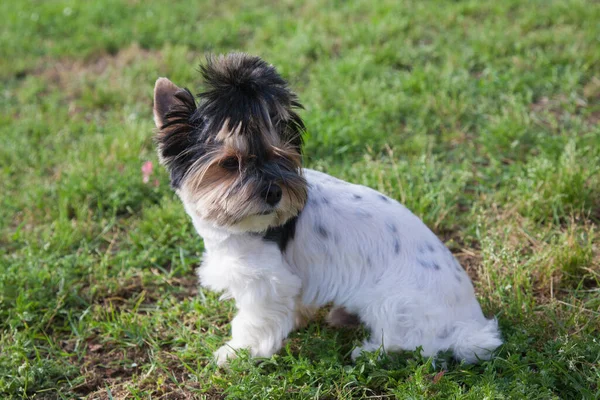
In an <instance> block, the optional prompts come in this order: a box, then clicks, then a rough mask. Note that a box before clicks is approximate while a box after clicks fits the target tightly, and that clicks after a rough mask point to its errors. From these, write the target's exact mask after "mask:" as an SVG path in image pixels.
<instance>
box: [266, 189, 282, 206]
mask: <svg viewBox="0 0 600 400" xmlns="http://www.w3.org/2000/svg"><path fill="white" fill-rule="evenodd" d="M281 195H282V191H281V188H280V187H279V186H278V185H275V184H271V185H269V186H268V187H267V188H265V190H264V191H263V194H262V196H263V198H264V199H265V201H266V202H267V204H268V205H270V206H274V205H275V204H277V203H279V200H281Z"/></svg>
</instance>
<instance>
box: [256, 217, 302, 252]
mask: <svg viewBox="0 0 600 400" xmlns="http://www.w3.org/2000/svg"><path fill="white" fill-rule="evenodd" d="M296 222H298V216H296V217H294V218H290V219H289V220H288V221H287V222H286V223H285V224H283V225H281V226H276V227H273V228H269V229H268V230H267V232H265V235H264V236H263V239H264V240H266V241H268V242H274V243H276V244H277V246H279V250H281V252H285V249H286V247H287V245H288V243H289V242H290V240H292V239H294V235H295V234H296Z"/></svg>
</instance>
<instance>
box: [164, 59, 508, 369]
mask: <svg viewBox="0 0 600 400" xmlns="http://www.w3.org/2000/svg"><path fill="white" fill-rule="evenodd" d="M201 70H202V75H203V77H204V81H205V91H204V92H203V93H201V94H199V95H198V104H196V101H195V99H194V96H193V95H192V94H191V93H190V92H189V91H188V90H187V89H180V88H179V87H177V86H175V85H174V84H173V83H171V82H170V81H169V80H168V79H166V78H159V79H158V80H157V81H156V86H155V89H154V120H155V123H156V126H157V128H158V134H157V135H156V141H157V144H158V152H159V156H160V159H161V162H162V163H163V164H164V165H165V166H166V168H167V170H168V171H169V173H170V176H171V184H172V186H173V188H174V189H175V191H176V192H177V194H178V195H179V197H180V198H181V200H182V202H183V204H184V206H185V210H186V211H187V213H188V214H189V215H190V217H191V218H192V221H193V224H194V227H195V228H196V230H197V231H198V233H199V234H200V236H202V238H203V239H204V245H205V249H206V252H205V254H204V258H203V261H202V265H201V267H200V268H199V269H198V275H199V277H200V282H201V284H202V285H203V286H205V287H207V288H209V289H212V290H215V291H219V292H223V298H233V299H234V300H235V302H236V306H237V309H238V313H237V315H236V316H235V318H234V319H233V320H232V321H231V329H232V338H231V340H230V341H229V342H228V343H227V344H225V345H224V346H223V347H221V348H220V349H219V350H217V351H216V352H215V358H216V360H217V362H218V363H219V364H223V363H224V362H225V361H226V360H227V359H228V358H231V357H234V356H235V354H236V350H238V349H243V348H245V349H249V350H250V352H251V354H252V355H253V356H258V357H269V356H271V355H273V354H274V353H276V352H277V351H278V350H279V349H280V348H281V346H282V343H283V340H284V339H285V338H286V336H287V335H288V334H289V333H290V332H291V331H292V330H293V329H295V328H297V327H299V326H301V325H302V324H304V323H305V322H306V321H307V320H308V319H309V318H310V317H311V315H312V314H313V313H314V312H315V311H316V310H317V309H318V308H319V307H322V306H323V305H326V304H328V303H333V304H334V308H333V310H332V312H331V314H330V322H332V323H334V324H338V325H339V324H343V323H345V322H352V321H358V320H360V321H361V322H362V323H364V324H365V325H366V326H367V327H369V329H370V331H371V335H370V338H369V339H367V340H365V342H364V343H363V345H362V346H361V347H357V348H356V349H355V350H354V351H353V353H352V357H353V358H355V357H357V356H358V355H359V354H360V352H361V351H373V350H376V349H379V348H381V349H382V350H384V351H395V350H401V349H406V350H414V349H416V348H417V347H419V346H422V349H423V354H424V355H426V356H429V355H435V354H436V353H437V352H439V351H443V350H452V351H453V353H454V355H455V357H456V358H457V359H459V360H465V361H466V362H475V361H477V360H478V359H487V358H489V357H490V356H491V352H492V351H493V350H494V349H496V348H497V347H498V346H499V345H500V344H501V343H502V341H501V339H500V334H499V331H498V326H497V322H496V320H494V319H491V320H488V319H486V318H485V317H484V315H483V313H482V311H481V307H480V306H479V303H478V302H477V299H476V298H475V294H474V291H473V286H472V284H471V281H470V279H469V277H468V276H467V274H466V273H465V271H464V270H463V268H462V267H461V266H460V265H459V263H458V262H457V261H456V259H455V258H454V257H453V256H452V254H451V253H450V251H449V250H448V249H447V248H446V247H445V246H444V244H443V243H442V242H440V240H439V239H438V238H437V237H436V236H435V234H433V233H432V232H431V231H430V230H429V229H428V228H427V226H425V224H423V222H422V221H421V220H420V219H419V218H417V217H416V216H415V215H413V214H412V213H411V212H410V211H409V210H408V209H406V208H405V207H404V206H402V205H401V204H399V203H398V202H396V201H395V200H392V199H390V198H389V197H386V196H384V195H383V194H381V193H378V192H376V191H375V190H372V189H370V188H368V187H364V186H360V185H353V184H350V183H347V182H344V181H341V180H339V179H336V178H334V177H331V176H329V175H327V174H324V173H321V172H317V171H313V170H309V169H303V168H302V154H301V147H302V133H303V131H304V124H303V122H302V120H301V119H300V117H299V116H298V114H297V113H296V109H297V108H299V107H301V105H300V103H299V102H298V99H297V97H296V95H295V94H294V93H293V92H292V91H291V90H290V89H289V88H288V86H287V83H286V82H285V81H284V80H283V79H282V78H281V77H280V76H279V75H278V73H277V72H276V70H275V68H274V67H273V66H270V65H268V64H266V63H265V62H264V61H262V60H261V59H260V58H258V57H252V56H249V55H246V54H242V53H234V54H229V55H226V56H220V57H213V58H209V59H208V61H207V63H206V64H205V65H204V66H203V67H201Z"/></svg>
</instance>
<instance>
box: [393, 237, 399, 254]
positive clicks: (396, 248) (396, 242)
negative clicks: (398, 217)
mask: <svg viewBox="0 0 600 400" xmlns="http://www.w3.org/2000/svg"><path fill="white" fill-rule="evenodd" d="M394 253H396V254H400V241H399V240H398V239H394Z"/></svg>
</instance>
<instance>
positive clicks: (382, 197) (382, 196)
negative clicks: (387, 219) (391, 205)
mask: <svg viewBox="0 0 600 400" xmlns="http://www.w3.org/2000/svg"><path fill="white" fill-rule="evenodd" d="M379 198H380V199H381V200H383V201H384V202H386V203H387V202H388V201H390V199H388V198H387V197H386V196H384V195H382V194H380V195H379Z"/></svg>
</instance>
